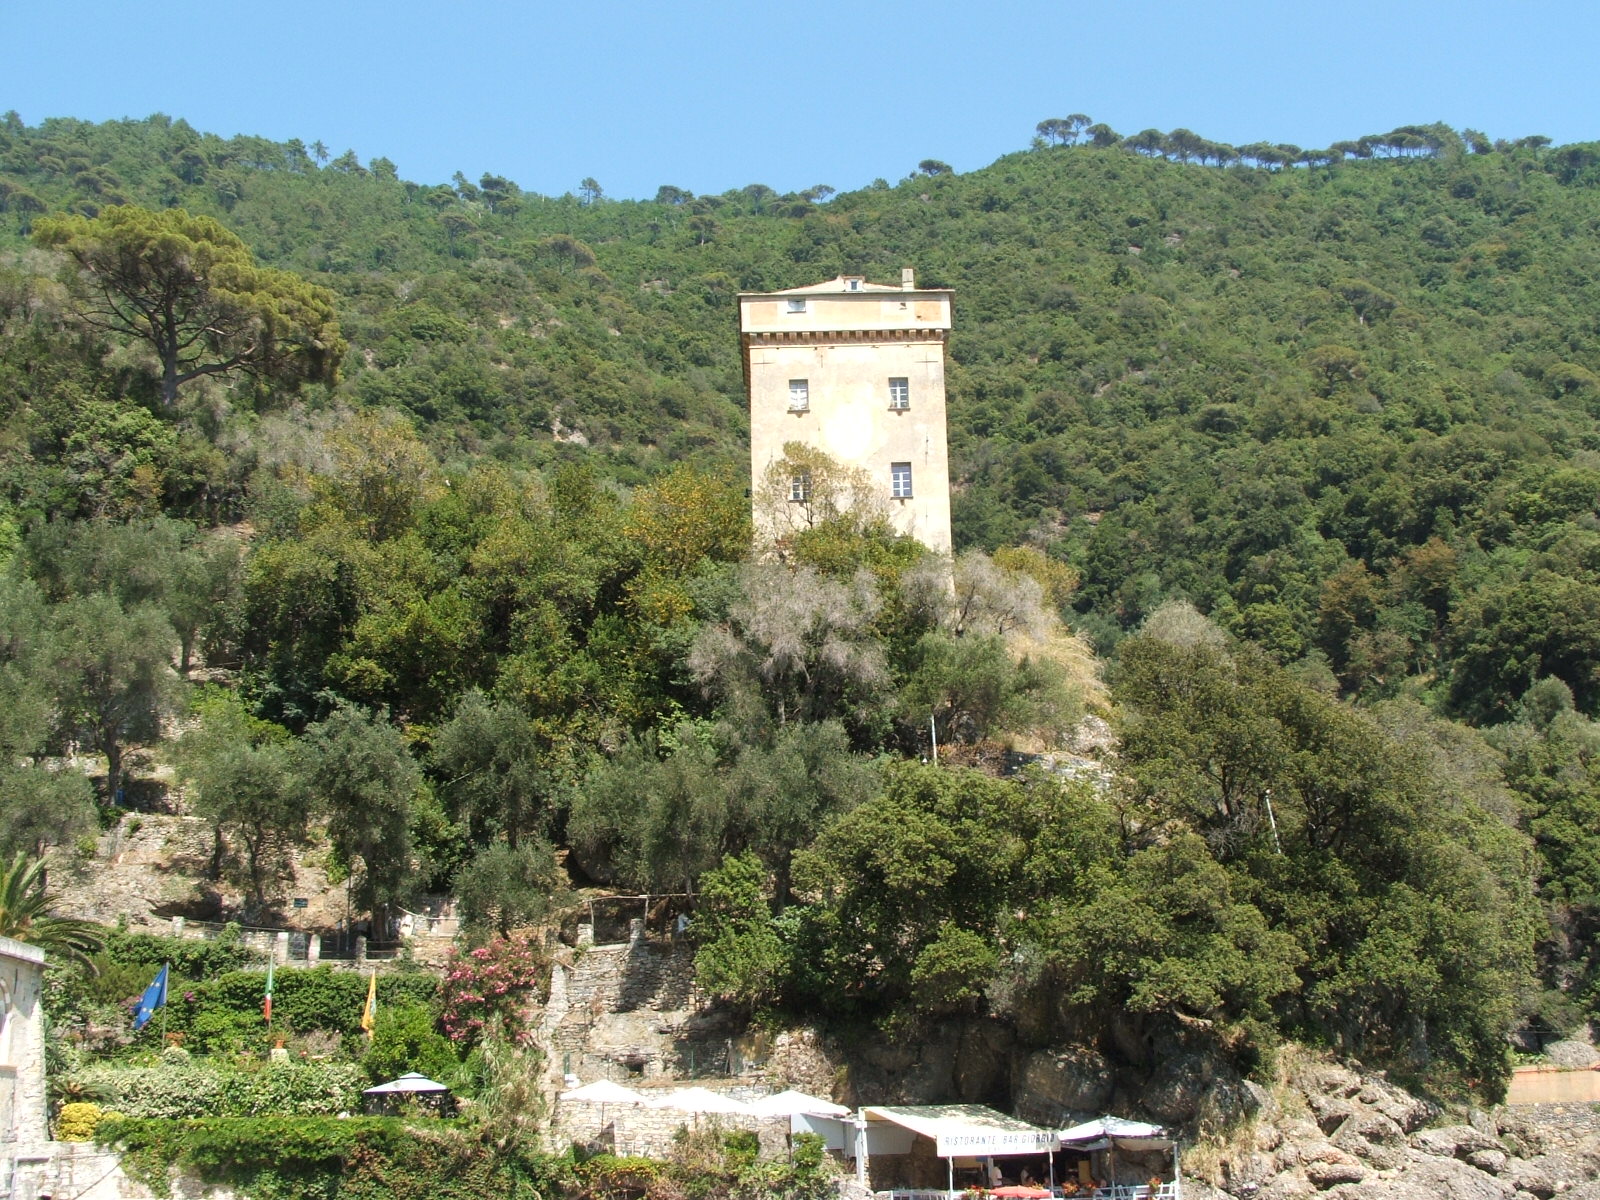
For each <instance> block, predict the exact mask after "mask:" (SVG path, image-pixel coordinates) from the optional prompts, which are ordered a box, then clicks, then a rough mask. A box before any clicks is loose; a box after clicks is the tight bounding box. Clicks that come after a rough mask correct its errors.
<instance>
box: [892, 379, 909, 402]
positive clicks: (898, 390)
mask: <svg viewBox="0 0 1600 1200" xmlns="http://www.w3.org/2000/svg"><path fill="white" fill-rule="evenodd" d="M889 407H890V408H910V407H911V381H910V380H909V379H907V378H906V377H905V376H903V375H901V376H895V377H894V378H892V379H890V380H889Z"/></svg>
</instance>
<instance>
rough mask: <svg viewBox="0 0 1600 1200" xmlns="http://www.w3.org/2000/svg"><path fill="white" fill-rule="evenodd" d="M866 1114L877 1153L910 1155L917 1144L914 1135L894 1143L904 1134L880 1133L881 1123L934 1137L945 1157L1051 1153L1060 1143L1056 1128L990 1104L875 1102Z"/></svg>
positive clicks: (871, 1146) (869, 1136)
mask: <svg viewBox="0 0 1600 1200" xmlns="http://www.w3.org/2000/svg"><path fill="white" fill-rule="evenodd" d="M861 1115H862V1116H863V1117H864V1118H865V1119H866V1124H867V1130H866V1132H867V1139H868V1148H869V1152H870V1153H875V1154H904V1153H906V1152H907V1151H909V1150H910V1148H911V1146H910V1139H909V1138H905V1139H903V1141H904V1148H903V1149H895V1148H893V1143H895V1142H899V1141H901V1140H902V1139H890V1138H882V1137H879V1138H874V1137H873V1136H872V1135H873V1126H874V1125H875V1124H876V1125H878V1126H880V1127H881V1126H883V1125H890V1126H894V1127H896V1128H898V1129H903V1130H907V1131H909V1132H910V1133H911V1134H914V1135H920V1136H922V1137H925V1138H931V1139H932V1140H933V1142H934V1147H935V1149H934V1152H935V1153H936V1154H938V1155H939V1157H940V1158H954V1157H956V1156H957V1155H974V1156H983V1155H989V1156H991V1157H992V1156H996V1155H999V1156H1004V1155H1008V1154H1048V1153H1049V1152H1050V1151H1052V1150H1054V1149H1056V1148H1057V1146H1058V1145H1059V1141H1058V1139H1057V1136H1056V1134H1055V1133H1054V1131H1052V1130H1049V1129H1040V1128H1039V1127H1038V1126H1037V1125H1030V1124H1028V1123H1027V1122H1026V1121H1023V1120H1020V1119H1018V1118H1017V1117H1013V1116H1008V1115H1007V1114H1005V1113H1003V1112H999V1111H998V1110H996V1109H993V1108H990V1107H989V1106H988V1105H985V1104H916V1105H873V1106H870V1107H867V1108H863V1109H862V1110H861ZM884 1143H889V1144H887V1145H884ZM880 1145H882V1147H883V1148H881V1149H880Z"/></svg>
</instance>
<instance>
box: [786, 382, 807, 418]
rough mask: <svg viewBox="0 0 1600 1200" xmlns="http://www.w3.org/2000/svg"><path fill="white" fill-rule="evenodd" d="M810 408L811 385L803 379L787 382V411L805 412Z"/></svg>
mask: <svg viewBox="0 0 1600 1200" xmlns="http://www.w3.org/2000/svg"><path fill="white" fill-rule="evenodd" d="M810 408H811V385H810V384H809V383H807V382H806V381H805V380H804V379H791V380H789V411H790V412H806V411H808V410H809V409H810Z"/></svg>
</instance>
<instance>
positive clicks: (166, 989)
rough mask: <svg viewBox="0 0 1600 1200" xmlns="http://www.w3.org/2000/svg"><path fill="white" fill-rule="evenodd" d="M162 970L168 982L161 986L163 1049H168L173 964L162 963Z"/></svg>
mask: <svg viewBox="0 0 1600 1200" xmlns="http://www.w3.org/2000/svg"><path fill="white" fill-rule="evenodd" d="M161 969H162V970H163V971H165V972H166V976H165V978H166V982H165V983H163V984H162V985H161V1048H162V1049H163V1050H165V1049H166V1048H167V993H168V992H169V991H171V990H172V964H171V963H162V964H161Z"/></svg>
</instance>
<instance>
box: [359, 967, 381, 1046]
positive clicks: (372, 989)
mask: <svg viewBox="0 0 1600 1200" xmlns="http://www.w3.org/2000/svg"><path fill="white" fill-rule="evenodd" d="M377 1023H378V973H377V972H376V971H373V972H372V973H371V974H370V975H368V976H367V1002H366V1004H365V1005H364V1006H363V1007H362V1009H361V1028H363V1029H365V1030H366V1031H367V1034H368V1036H371V1034H372V1027H373V1026H374V1025H376V1024H377Z"/></svg>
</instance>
